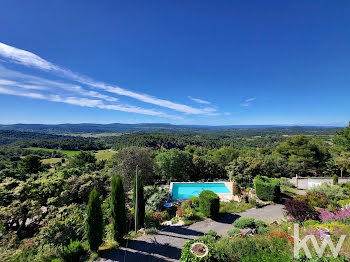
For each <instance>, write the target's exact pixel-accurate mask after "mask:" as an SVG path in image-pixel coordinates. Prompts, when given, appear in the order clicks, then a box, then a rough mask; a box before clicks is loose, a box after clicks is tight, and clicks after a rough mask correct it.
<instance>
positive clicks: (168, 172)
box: [154, 148, 192, 180]
mask: <svg viewBox="0 0 350 262" xmlns="http://www.w3.org/2000/svg"><path fill="white" fill-rule="evenodd" d="M191 170H192V156H191V154H190V153H188V152H182V151H180V150H179V149H175V148H174V149H170V150H168V151H164V152H162V153H160V154H158V155H157V156H156V163H155V166H154V171H155V173H156V174H157V175H159V176H161V177H162V178H166V179H176V180H187V179H188V178H189V175H190V173H191Z"/></svg>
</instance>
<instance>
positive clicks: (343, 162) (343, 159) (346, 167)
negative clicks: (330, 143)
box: [334, 152, 350, 177]
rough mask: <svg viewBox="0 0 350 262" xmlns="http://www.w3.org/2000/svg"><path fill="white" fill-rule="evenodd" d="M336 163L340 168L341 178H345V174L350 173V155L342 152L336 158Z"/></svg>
mask: <svg viewBox="0 0 350 262" xmlns="http://www.w3.org/2000/svg"><path fill="white" fill-rule="evenodd" d="M334 163H335V165H337V166H338V167H339V168H340V176H341V177H343V172H344V171H347V172H350V153H349V152H341V153H340V156H336V157H334Z"/></svg>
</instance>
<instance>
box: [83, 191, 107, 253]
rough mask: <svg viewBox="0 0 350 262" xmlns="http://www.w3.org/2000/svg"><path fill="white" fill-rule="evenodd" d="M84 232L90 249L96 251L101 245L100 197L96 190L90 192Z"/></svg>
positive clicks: (101, 217) (101, 218) (101, 219)
mask: <svg viewBox="0 0 350 262" xmlns="http://www.w3.org/2000/svg"><path fill="white" fill-rule="evenodd" d="M86 231H87V238H88V242H89V245H90V249H91V250H92V251H97V250H98V247H99V246H100V245H101V244H102V237H103V216H102V208H101V202H100V196H99V194H98V192H97V191H96V189H93V190H92V191H91V192H90V197H89V202H88V206H87V221H86Z"/></svg>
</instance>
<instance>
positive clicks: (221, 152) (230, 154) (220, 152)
mask: <svg viewBox="0 0 350 262" xmlns="http://www.w3.org/2000/svg"><path fill="white" fill-rule="evenodd" d="M238 156H239V152H238V151H237V150H236V149H235V148H234V147H233V146H223V147H221V148H219V149H217V150H214V151H213V153H212V159H213V161H214V162H215V163H216V164H218V165H219V166H220V167H222V168H225V167H226V166H227V165H228V164H229V163H230V162H232V161H233V160H234V159H236V158H237V157H238Z"/></svg>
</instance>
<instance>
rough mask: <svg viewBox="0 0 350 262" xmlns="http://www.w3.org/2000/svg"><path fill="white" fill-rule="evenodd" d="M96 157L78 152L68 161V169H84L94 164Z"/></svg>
mask: <svg viewBox="0 0 350 262" xmlns="http://www.w3.org/2000/svg"><path fill="white" fill-rule="evenodd" d="M95 163H96V157H95V155H94V154H93V153H92V152H84V151H80V152H79V153H78V154H76V155H74V156H73V157H72V159H71V160H70V161H69V165H68V166H69V167H84V166H86V165H87V164H95Z"/></svg>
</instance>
